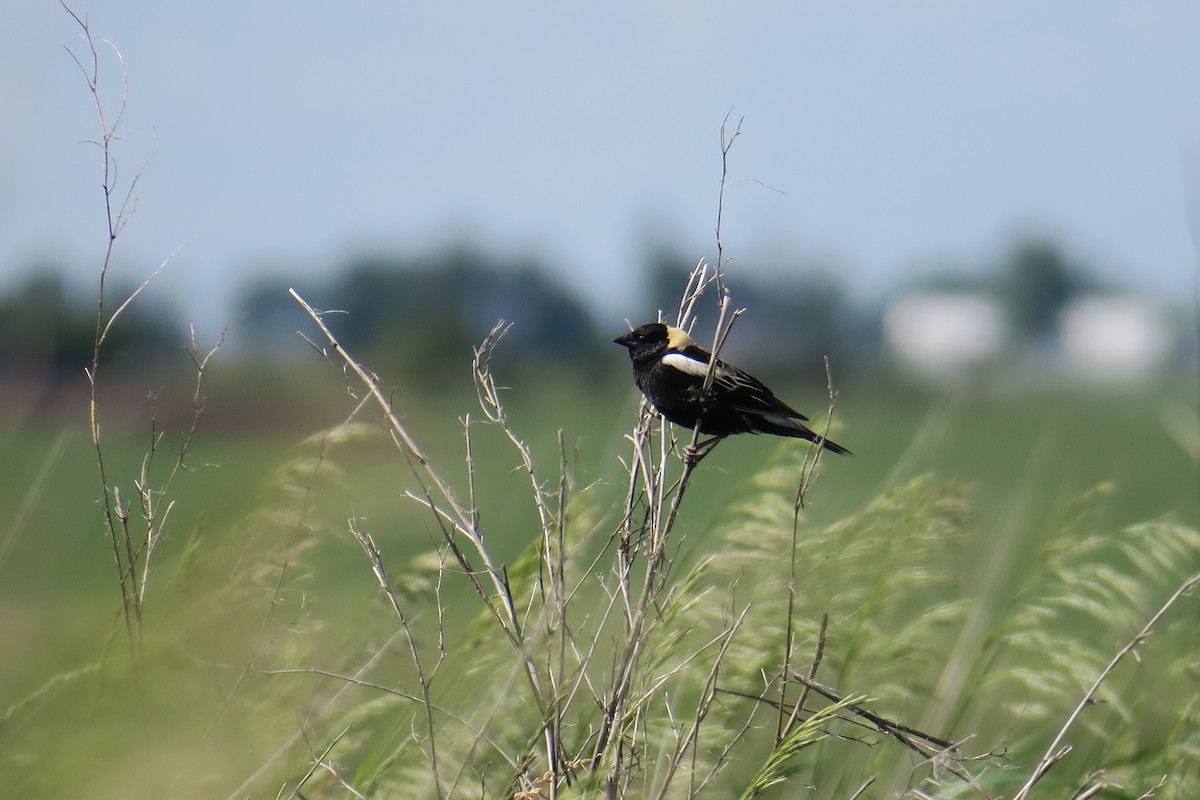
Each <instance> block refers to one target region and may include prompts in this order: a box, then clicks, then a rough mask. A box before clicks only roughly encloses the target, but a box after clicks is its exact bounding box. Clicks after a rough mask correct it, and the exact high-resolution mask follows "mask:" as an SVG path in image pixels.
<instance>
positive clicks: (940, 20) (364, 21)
mask: <svg viewBox="0 0 1200 800" xmlns="http://www.w3.org/2000/svg"><path fill="white" fill-rule="evenodd" d="M78 8H79V9H80V10H82V8H83V7H82V6H78ZM87 11H88V15H89V19H90V21H91V25H92V28H93V32H94V33H95V34H96V35H97V36H99V37H103V38H107V39H110V40H111V41H113V42H114V43H115V44H116V45H117V46H118V47H119V48H120V50H121V52H122V53H123V55H124V58H125V61H126V67H127V70H128V80H129V106H128V111H127V114H126V116H125V118H124V120H123V123H122V128H121V133H122V139H121V141H120V142H119V144H118V150H117V157H118V159H119V166H120V169H121V177H122V178H123V179H128V178H129V177H130V176H131V175H132V174H133V173H134V172H136V170H137V168H138V167H139V166H141V165H142V164H143V163H145V164H146V165H145V169H144V171H143V174H142V177H141V178H140V181H139V184H138V188H137V192H136V195H137V198H138V203H137V211H136V214H135V216H134V217H133V219H132V221H131V222H130V224H129V226H128V227H127V228H126V230H125V233H124V234H123V236H122V238H121V240H120V241H119V243H118V255H117V267H116V269H117V270H118V274H121V275H128V276H129V277H130V278H131V279H132V278H133V277H134V276H138V275H142V274H144V273H145V272H146V271H148V270H149V269H151V268H153V266H154V265H156V264H157V263H158V262H159V261H160V260H162V259H163V258H165V257H166V256H167V255H168V254H170V253H171V252H172V251H174V250H175V249H176V248H178V247H179V246H180V245H183V247H182V250H181V251H180V252H179V254H178V255H177V256H176V257H175V259H174V260H173V262H172V263H171V265H170V266H169V267H168V268H167V269H166V271H165V272H164V273H163V276H162V278H161V282H160V284H159V286H158V291H159V292H161V293H162V294H164V295H166V296H168V297H169V298H170V299H171V300H172V301H173V302H175V303H176V304H177V305H178V306H179V307H181V308H182V310H183V311H184V313H185V314H187V315H188V317H189V318H190V319H194V320H197V321H198V322H200V323H201V326H202V329H208V328H212V327H214V326H219V325H221V324H224V322H226V321H227V320H228V317H229V314H230V311H229V309H228V307H227V305H226V304H227V303H228V301H229V299H230V298H231V297H233V296H234V295H235V293H236V290H237V289H238V288H239V287H240V286H242V285H244V283H245V281H246V280H248V279H249V278H251V277H253V276H254V275H255V274H258V273H259V272H260V271H263V270H265V271H267V272H269V273H270V274H274V275H277V276H281V277H282V278H283V279H284V282H285V283H286V282H288V281H290V280H292V279H294V280H295V281H299V280H302V279H303V278H305V277H307V276H309V275H312V274H319V273H322V272H324V271H326V270H328V269H329V268H330V267H331V266H334V265H337V264H338V263H340V262H342V261H343V260H344V259H345V258H347V257H348V256H350V255H353V254H354V253H357V252H363V251H375V250H380V249H397V250H401V251H413V250H424V249H428V248H432V247H436V246H438V245H439V244H441V243H445V242H451V241H455V240H457V239H459V238H461V237H467V238H469V239H471V240H473V241H474V242H476V243H477V244H478V245H480V246H481V247H485V248H495V249H498V250H500V251H503V252H506V253H510V254H533V255H536V256H539V257H541V258H543V259H545V260H546V261H548V262H549V263H551V264H553V265H555V266H556V268H558V269H561V270H562V272H563V273H564V275H565V277H566V279H567V280H568V281H569V282H570V283H571V284H572V285H574V286H577V287H579V288H581V289H582V290H583V291H585V292H586V293H587V294H588V296H589V297H591V298H593V299H595V300H596V301H597V302H598V303H599V304H600V305H601V306H602V307H603V309H604V310H605V311H606V313H610V314H612V315H613V317H614V318H620V317H622V316H626V315H628V314H629V313H630V312H629V311H627V310H626V306H628V305H629V303H628V301H627V299H626V298H627V297H628V294H629V293H630V292H631V291H632V290H633V288H634V287H635V286H636V279H637V275H636V270H637V268H638V265H639V262H640V255H641V254H642V253H643V252H644V249H645V245H646V243H647V241H648V240H651V239H665V240H668V241H672V242H676V243H678V244H679V245H680V246H681V247H683V248H684V251H685V252H689V253H694V255H695V256H696V257H697V258H699V257H700V256H702V255H706V254H708V253H710V252H711V250H712V241H713V224H714V222H715V214H716V198H717V189H718V185H719V176H720V153H719V146H718V144H719V143H718V129H719V126H720V124H721V120H722V118H723V117H724V116H725V114H726V112H727V111H729V110H730V109H733V114H734V117H735V118H744V124H743V128H742V130H743V136H742V138H740V139H739V140H738V142H737V144H736V146H735V149H734V151H733V154H732V162H731V169H732V177H735V178H751V179H754V181H744V182H741V183H738V184H736V185H735V186H733V187H732V188H731V189H730V190H729V192H728V193H727V197H726V210H727V215H726V220H725V231H724V233H725V236H724V238H725V242H726V246H727V248H728V252H729V253H730V254H731V255H733V256H734V257H735V259H737V258H740V259H741V260H742V261H743V262H744V263H746V264H748V265H749V264H752V263H756V262H757V263H761V262H763V261H766V260H768V257H769V256H770V255H771V254H778V253H787V254H790V255H793V256H796V257H798V258H800V259H808V260H816V259H827V260H830V261H831V262H832V263H835V264H837V265H839V266H838V269H839V270H841V273H842V275H843V277H844V278H845V280H846V281H847V283H848V284H849V285H850V286H851V287H852V288H853V289H855V290H856V291H857V292H859V293H860V294H861V295H863V296H864V297H874V296H878V295H879V294H880V293H881V292H882V291H884V290H886V289H887V288H889V287H892V286H895V285H897V284H898V283H901V282H902V281H903V280H904V279H905V278H906V277H909V276H911V275H912V274H913V273H914V272H919V271H920V270H922V269H927V268H928V266H929V265H930V264H961V265H965V266H970V265H975V266H976V267H979V266H983V265H986V264H987V263H988V262H990V261H994V260H995V258H996V257H997V256H998V254H999V252H1000V251H1001V249H1002V248H1003V246H1004V245H1005V243H1007V242H1008V241H1010V239H1011V238H1012V237H1013V236H1014V235H1016V234H1018V233H1020V232H1023V231H1036V232H1046V233H1049V234H1052V235H1055V236H1058V237H1060V238H1061V240H1062V241H1063V242H1064V244H1065V245H1066V246H1067V248H1068V249H1069V250H1070V251H1071V252H1072V253H1074V254H1075V255H1077V256H1078V257H1079V258H1081V259H1083V260H1085V261H1087V262H1089V263H1091V264H1094V265H1095V266H1096V267H1097V268H1098V269H1099V270H1100V271H1101V272H1102V273H1103V274H1104V275H1106V276H1108V277H1111V278H1116V279H1118V280H1125V281H1128V282H1130V283H1132V284H1134V285H1135V286H1138V287H1142V288H1146V289H1149V290H1152V291H1156V292H1160V293H1164V294H1168V295H1174V296H1178V297H1181V298H1182V297H1184V296H1186V295H1190V294H1191V293H1192V292H1193V291H1194V290H1195V285H1196V280H1197V266H1196V265H1197V261H1198V259H1197V254H1196V250H1195V243H1194V242H1193V239H1192V237H1191V235H1190V233H1189V226H1193V227H1194V226H1197V225H1200V223H1197V221H1196V220H1195V219H1191V220H1190V221H1189V211H1188V206H1187V204H1188V202H1192V203H1193V204H1194V205H1196V206H1200V201H1197V200H1195V199H1193V200H1191V201H1189V200H1188V195H1189V193H1191V194H1196V193H1198V192H1200V188H1198V187H1200V94H1198V93H1197V90H1196V81H1197V76H1200V46H1197V42H1200V3H1196V2H1194V0H1177V1H1175V2H1156V3H1134V2H1122V3H1116V2H1103V1H1099V2H1097V1H1096V0H1070V1H1067V2H1055V3H1042V2H1023V1H1021V0H1017V1H1015V2H1004V3H980V2H949V0H947V1H945V2H906V3H881V2H875V3H839V4H832V3H809V2H763V3H743V4H732V3H713V2H703V1H702V2H682V1H681V0H680V1H670V2H665V1H664V2H655V1H654V0H643V2H621V1H618V2H608V3H604V4H590V5H583V4H563V3H509V4H499V3H453V2H451V3H423V4H411V3H399V2H391V3H385V2H368V0H350V1H349V2H343V3H339V4H332V3H322V4H315V3H314V4H308V3H296V2H279V1H276V0H267V1H265V2H250V3H247V2H243V1H242V0H238V2H233V1H232V0H213V1H212V2H207V3H181V2H163V0H153V1H152V0H120V2H118V1H117V0H92V2H91V3H90V4H89V5H88V6H87ZM5 17H6V19H5V23H4V24H3V25H0V103H2V107H3V108H4V113H3V114H2V115H0V268H2V271H3V274H2V275H0V287H2V286H5V285H11V284H12V282H13V281H14V280H15V279H17V278H18V277H19V276H20V275H21V274H22V271H24V270H26V269H28V268H30V267H31V266H34V265H38V264H46V263H54V264H61V265H63V266H64V268H67V269H69V270H70V271H71V274H73V275H78V276H80V277H83V278H87V279H88V280H89V281H90V280H92V279H93V278H94V275H95V272H96V269H97V265H98V259H99V256H100V253H101V252H102V249H103V245H104V228H103V216H102V205H101V203H102V198H101V196H100V193H99V158H98V155H97V153H96V150H95V149H94V148H92V147H89V146H87V145H84V144H80V141H81V140H85V139H88V138H93V137H94V136H95V135H96V122H95V113H94V110H93V108H92V106H91V104H90V100H89V98H88V96H87V92H86V89H85V86H84V84H83V80H82V78H81V76H80V74H79V71H78V69H77V67H76V66H75V64H74V63H73V62H72V61H71V59H70V57H69V56H68V54H67V53H66V51H65V50H64V47H67V46H70V47H73V48H74V49H75V51H76V52H78V53H82V52H83V51H82V49H81V44H80V43H79V41H78V39H77V37H76V31H75V28H74V25H73V23H72V21H71V19H70V18H69V17H68V16H67V14H66V13H65V12H64V11H63V10H62V9H61V7H60V6H59V5H58V3H57V2H54V0H19V4H17V8H12V7H11V6H10V8H8V9H7V10H6V11H5ZM101 67H102V73H101V80H102V83H103V82H105V81H107V84H106V85H107V87H108V89H109V90H110V91H109V94H108V95H107V96H108V98H109V100H110V107H114V106H115V98H116V96H117V95H118V94H119V88H120V81H121V77H120V72H119V67H118V65H117V64H116V63H115V60H114V59H113V58H111V57H109V58H107V59H106V60H105V61H103V62H102V64H101ZM151 155H153V157H152V158H150V157H151ZM148 158H149V161H148V163H147V159H148ZM755 181H759V182H761V183H758V182H755ZM763 184H766V185H767V186H769V187H773V188H775V189H778V190H779V191H772V190H771V189H768V188H765V187H764V185H763ZM1196 213H1200V212H1196ZM1196 213H1192V214H1191V216H1192V217H1195V215H1196ZM737 268H738V261H736V260H735V262H734V266H733V269H735V270H736V269H737ZM733 275H736V272H735V273H733ZM735 291H736V284H735ZM735 300H736V295H735ZM640 307H641V306H640V305H639V306H638V308H639V309H640ZM636 310H637V309H634V311H635V312H636Z"/></svg>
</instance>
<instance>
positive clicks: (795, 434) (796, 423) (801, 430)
mask: <svg viewBox="0 0 1200 800" xmlns="http://www.w3.org/2000/svg"><path fill="white" fill-rule="evenodd" d="M758 432H760V433H773V434H775V435H776V436H791V437H792V438H794V439H807V440H808V441H810V442H815V443H816V444H819V445H821V446H822V447H824V448H825V449H826V450H828V451H829V452H831V453H837V454H838V455H839V456H852V455H854V453H852V452H850V451H849V450H847V449H846V448H845V447H842V446H841V445H840V444H838V443H837V442H834V441H832V440H830V439H826V438H825V437H824V436H822V435H821V434H819V433H817V432H816V431H814V430H813V429H812V428H810V427H808V426H807V425H805V424H804V423H803V422H801V421H800V420H798V419H795V418H793V417H784V416H782V415H776V416H767V415H763V416H762V417H760V418H759V420H758Z"/></svg>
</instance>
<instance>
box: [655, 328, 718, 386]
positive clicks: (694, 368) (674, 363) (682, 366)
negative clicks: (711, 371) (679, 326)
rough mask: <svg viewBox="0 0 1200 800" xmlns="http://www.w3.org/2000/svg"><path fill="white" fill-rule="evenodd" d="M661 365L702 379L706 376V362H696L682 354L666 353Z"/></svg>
mask: <svg viewBox="0 0 1200 800" xmlns="http://www.w3.org/2000/svg"><path fill="white" fill-rule="evenodd" d="M685 335H686V334H685ZM662 363H664V364H666V365H667V366H668V367H671V368H673V369H677V370H679V371H680V372H683V373H686V374H688V375H695V376H696V377H699V378H703V377H704V376H705V375H707V374H708V364H707V362H704V361H697V360H696V359H694V358H689V357H688V356H685V355H684V354H683V353H667V354H666V355H665V356H663V357H662Z"/></svg>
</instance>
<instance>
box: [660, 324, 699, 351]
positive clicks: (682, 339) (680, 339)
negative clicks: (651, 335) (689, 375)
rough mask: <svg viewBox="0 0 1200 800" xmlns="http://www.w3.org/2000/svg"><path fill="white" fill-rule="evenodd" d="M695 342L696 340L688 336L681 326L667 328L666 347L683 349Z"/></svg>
mask: <svg viewBox="0 0 1200 800" xmlns="http://www.w3.org/2000/svg"><path fill="white" fill-rule="evenodd" d="M695 343H696V340H695V339H693V338H692V337H691V336H688V333H687V331H685V330H684V329H683V328H671V327H668V328H667V347H669V348H671V349H672V350H685V349H687V348H688V347H691V346H692V345H694V344H695Z"/></svg>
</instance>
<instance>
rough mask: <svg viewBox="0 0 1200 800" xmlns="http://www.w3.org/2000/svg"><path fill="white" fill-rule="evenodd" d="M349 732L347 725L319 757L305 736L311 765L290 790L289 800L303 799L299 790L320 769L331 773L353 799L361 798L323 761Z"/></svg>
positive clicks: (359, 794)
mask: <svg viewBox="0 0 1200 800" xmlns="http://www.w3.org/2000/svg"><path fill="white" fill-rule="evenodd" d="M349 731H350V726H348V725H347V726H346V727H345V728H343V729H342V731H341V732H340V733H339V734H338V735H337V736H334V737H333V739H332V740H331V741H330V742H329V744H328V745H327V746H326V748H325V749H324V750H323V751H321V754H320V755H317V754H316V751H314V750H313V747H312V742H309V741H308V736H307V735H305V737H304V740H305V744H307V745H308V751H309V752H310V753H312V755H313V763H312V767H310V768H309V770H308V772H306V773H305V774H304V777H302V778H301V779H300V780H299V781H297V782H296V787H295V788H294V789H292V791H291V793H290V794H288V798H289V800H290V799H291V798H293V797H297V796H301V797H303V795H301V794H300V790H301V789H303V788H304V784H306V783H308V781H309V779H310V778H311V777H312V776H313V775H316V774H317V770H318V769H321V768H325V769H328V770H330V772H332V773H333V775H334V777H335V778H337V779H338V782H339V783H341V784H342V787H343V788H345V789H347V790H348V791H350V792H351V793H352V794H353V795H354V796H355V797H362V796H363V795H362V794H361V793H359V792H357V791H355V790H354V789H352V788H351V787H350V786H347V785H346V784H345V783H344V782H343V781H342V780H341V779H340V778H338V775H337V773H336V772H335V771H333V770H332V768H331V767H330V766H329V765H328V764H327V763H326V761H325V759H326V758H327V757H328V756H329V754H330V753H332V752H333V748H334V747H336V746H337V743H338V742H340V741H341V739H342V737H343V736H345V735H346V734H347V733H349Z"/></svg>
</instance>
